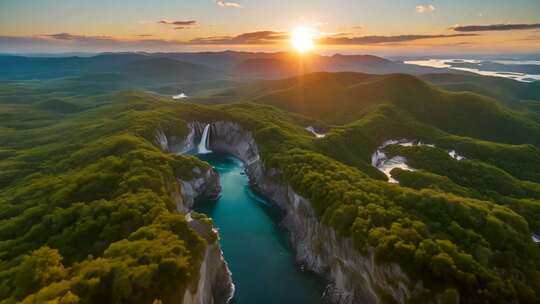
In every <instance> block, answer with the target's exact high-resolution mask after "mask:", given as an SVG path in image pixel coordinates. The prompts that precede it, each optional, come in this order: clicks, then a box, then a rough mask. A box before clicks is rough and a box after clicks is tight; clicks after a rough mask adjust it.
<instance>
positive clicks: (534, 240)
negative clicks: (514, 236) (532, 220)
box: [531, 233, 540, 244]
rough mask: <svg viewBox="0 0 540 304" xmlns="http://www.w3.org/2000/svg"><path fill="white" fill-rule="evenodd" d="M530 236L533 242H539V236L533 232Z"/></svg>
mask: <svg viewBox="0 0 540 304" xmlns="http://www.w3.org/2000/svg"><path fill="white" fill-rule="evenodd" d="M531 237H532V240H533V242H535V243H537V244H539V243H540V236H538V235H536V234H534V233H533V235H532V236H531Z"/></svg>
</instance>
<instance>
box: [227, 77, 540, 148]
mask: <svg viewBox="0 0 540 304" xmlns="http://www.w3.org/2000/svg"><path fill="white" fill-rule="evenodd" d="M217 98H219V99H221V100H223V99H227V98H229V99H240V100H247V101H251V102H256V103H264V104H270V105H273V106H277V107H279V108H281V109H284V110H287V111H292V112H296V113H299V114H302V115H305V116H308V117H313V118H317V119H320V120H323V121H325V122H327V123H330V124H345V123H350V122H353V121H355V120H357V119H359V118H361V117H362V116H363V115H364V114H365V113H367V112H368V111H369V110H370V109H371V108H373V107H374V106H377V105H380V104H392V105H394V106H396V107H397V108H399V109H401V110H402V111H404V112H406V113H408V114H409V115H411V116H412V118H414V119H416V120H417V121H419V122H422V123H425V124H428V125H432V126H435V127H436V128H438V129H440V130H443V131H445V132H448V133H452V134H456V135H463V136H469V137H475V138H480V139H486V140H492V141H499V142H505V143H512V144H521V143H531V144H535V145H540V124H539V123H538V122H536V121H534V120H533V119H530V118H528V117H527V116H526V115H524V114H522V113H519V112H515V111H512V110H510V109H508V108H506V107H504V106H503V105H501V104H500V103H498V102H497V101H496V100H494V99H491V98H488V97H485V96H482V95H479V94H474V93H468V92H449V91H444V90H441V89H438V88H436V87H434V86H432V85H429V84H427V83H425V82H423V81H421V80H419V79H418V78H415V77H413V76H408V75H402V74H395V75H383V76H378V75H365V74H357V73H315V74H308V75H305V76H299V77H294V78H290V79H286V80H277V81H266V82H261V83H258V84H255V85H252V86H247V87H242V88H239V89H235V90H232V91H229V92H226V93H224V94H222V95H220V96H217Z"/></svg>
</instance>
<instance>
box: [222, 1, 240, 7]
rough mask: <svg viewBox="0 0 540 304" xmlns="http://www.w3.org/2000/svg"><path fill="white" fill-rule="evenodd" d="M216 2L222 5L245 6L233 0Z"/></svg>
mask: <svg viewBox="0 0 540 304" xmlns="http://www.w3.org/2000/svg"><path fill="white" fill-rule="evenodd" d="M216 4H217V5H219V6H221V7H231V8H243V6H242V5H241V4H240V3H238V2H232V1H222V0H217V1H216Z"/></svg>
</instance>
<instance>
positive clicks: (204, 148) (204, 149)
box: [197, 124, 212, 154]
mask: <svg viewBox="0 0 540 304" xmlns="http://www.w3.org/2000/svg"><path fill="white" fill-rule="evenodd" d="M209 136H210V124H207V125H206V126H205V127H204V131H203V134H202V137H201V142H200V143H199V146H198V147H197V152H198V153H199V154H207V153H210V152H212V151H210V149H208V137H209Z"/></svg>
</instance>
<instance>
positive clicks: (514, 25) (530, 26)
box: [452, 23, 540, 32]
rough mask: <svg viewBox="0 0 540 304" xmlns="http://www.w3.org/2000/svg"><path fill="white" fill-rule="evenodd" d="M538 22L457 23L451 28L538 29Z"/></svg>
mask: <svg viewBox="0 0 540 304" xmlns="http://www.w3.org/2000/svg"><path fill="white" fill-rule="evenodd" d="M539 28H540V23H505V24H488V25H462V26H460V25H457V26H455V27H453V28H452V29H453V30H454V31H457V32H482V31H511V30H530V29H539Z"/></svg>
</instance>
